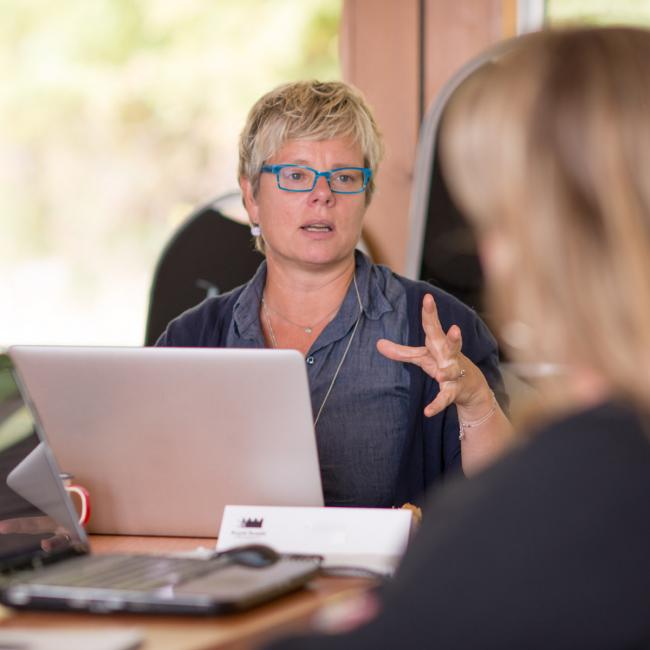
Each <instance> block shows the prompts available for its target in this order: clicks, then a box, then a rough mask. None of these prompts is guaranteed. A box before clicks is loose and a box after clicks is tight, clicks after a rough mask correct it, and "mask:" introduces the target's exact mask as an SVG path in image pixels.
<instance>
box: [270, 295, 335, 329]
mask: <svg viewBox="0 0 650 650" xmlns="http://www.w3.org/2000/svg"><path fill="white" fill-rule="evenodd" d="M340 306H341V305H340V304H338V305H336V307H334V309H332V310H331V311H328V312H327V313H326V314H325V316H323V317H322V318H319V319H318V320H317V321H316V322H315V323H314V324H313V325H301V324H300V323H296V322H295V321H293V320H291V319H290V318H287V317H286V316H285V315H284V314H282V313H280V312H279V311H278V310H277V309H273V307H271V306H269V304H268V303H267V302H266V299H265V298H264V294H262V307H263V309H264V312H265V313H264V315H265V318H266V322H267V324H269V323H270V318H269V317H268V312H269V311H272V312H273V313H274V314H276V316H279V317H280V318H281V319H282V320H283V321H286V322H287V323H289V324H290V325H293V326H294V327H297V328H298V329H301V330H303V331H304V333H305V334H311V333H312V332H313V331H314V329H315V328H316V327H318V326H319V325H320V324H321V323H322V322H323V321H324V320H325V319H326V318H327V317H328V316H331V315H332V314H333V313H335V312H336V311H338V309H339V307H340Z"/></svg>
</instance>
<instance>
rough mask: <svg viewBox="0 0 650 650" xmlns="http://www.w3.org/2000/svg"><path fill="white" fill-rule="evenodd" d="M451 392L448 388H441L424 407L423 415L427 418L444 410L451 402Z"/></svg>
mask: <svg viewBox="0 0 650 650" xmlns="http://www.w3.org/2000/svg"><path fill="white" fill-rule="evenodd" d="M453 401H454V399H453V394H452V393H451V391H448V390H441V391H440V392H439V393H438V394H437V395H436V397H435V399H434V400H433V401H432V402H430V403H429V404H427V405H426V406H425V408H424V415H425V416H426V417H428V418H430V417H433V416H434V415H437V414H438V413H441V412H442V411H444V410H445V409H446V408H447V407H448V406H449V405H450V404H451V403H452V402H453Z"/></svg>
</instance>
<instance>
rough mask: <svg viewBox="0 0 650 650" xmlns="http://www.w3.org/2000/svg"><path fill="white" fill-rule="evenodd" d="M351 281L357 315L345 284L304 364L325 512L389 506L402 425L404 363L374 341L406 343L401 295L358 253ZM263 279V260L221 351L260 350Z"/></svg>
mask: <svg viewBox="0 0 650 650" xmlns="http://www.w3.org/2000/svg"><path fill="white" fill-rule="evenodd" d="M355 279H356V283H357V287H358V289H359V297H360V298H361V305H362V309H361V310H360V308H359V299H358V298H357V292H356V289H355V286H354V283H351V284H350V287H349V289H348V291H347V294H346V296H345V298H344V300H343V303H342V304H341V307H340V309H339V311H338V313H337V314H336V316H335V317H334V319H333V320H332V321H330V323H328V325H327V326H326V327H325V328H324V329H323V331H322V332H321V333H320V335H319V336H318V338H317V339H316V340H315V341H314V343H313V344H312V346H311V348H310V349H309V351H308V353H307V355H306V358H305V363H306V366H307V375H308V377H309V387H310V392H311V400H312V410H313V413H314V419H316V416H317V414H318V411H319V410H320V409H321V406H323V409H322V412H321V415H320V417H319V419H318V422H317V424H316V441H317V446H318V455H319V459H320V466H321V478H322V481H323V492H324V496H325V502H326V504H327V505H331V506H337V505H357V504H364V505H367V506H388V505H392V503H393V500H394V487H395V484H396V480H397V472H398V463H397V462H396V459H398V458H399V457H400V456H401V454H402V445H403V441H404V439H405V429H406V427H407V426H408V417H407V413H408V407H409V383H410V377H409V373H408V371H407V370H406V368H405V366H404V364H401V363H396V362H394V361H391V360H389V359H386V357H384V356H383V355H381V354H380V353H379V352H378V351H377V348H376V343H377V341H378V340H379V339H380V338H388V339H391V340H393V341H397V342H399V343H402V344H406V343H407V341H408V333H409V332H408V319H407V310H406V292H405V290H404V287H403V286H402V285H401V284H400V283H399V282H398V281H397V280H396V279H395V276H394V275H393V274H392V273H391V272H390V271H389V270H388V269H386V268H385V267H381V266H375V265H372V264H371V263H370V262H369V260H368V259H367V258H366V257H365V256H364V255H362V254H358V255H357V257H356V271H355ZM265 280H266V263H265V262H263V263H262V265H261V266H260V268H259V269H258V271H257V273H256V274H255V276H254V277H253V279H252V280H251V281H250V282H249V283H248V285H247V286H246V288H245V289H244V290H243V291H242V293H241V295H240V296H239V299H238V300H237V302H236V303H235V306H234V308H233V318H232V322H231V325H230V327H229V329H228V332H227V335H226V347H239V348H244V347H264V345H265V343H264V337H263V334H262V330H261V327H260V322H259V311H260V300H261V297H262V292H263V290H264V283H265ZM357 319H359V324H358V326H357V328H356V331H355V324H356V322H357ZM353 332H354V337H353V338H352V342H351V344H350V347H349V349H348V351H347V354H345V349H346V347H347V346H348V344H349V343H350V339H351V337H352V334H353ZM344 354H345V359H344V361H343V364H342V366H341V369H340V371H339V374H338V375H337V377H336V380H335V381H334V384H333V385H332V390H331V392H330V394H329V397H328V398H327V401H326V402H325V404H324V405H323V400H324V399H325V395H326V394H327V391H328V390H329V388H330V385H331V384H332V380H333V378H334V375H335V373H336V370H337V367H338V366H339V364H340V363H341V360H342V359H343V355H344Z"/></svg>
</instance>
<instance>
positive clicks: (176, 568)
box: [0, 354, 320, 614]
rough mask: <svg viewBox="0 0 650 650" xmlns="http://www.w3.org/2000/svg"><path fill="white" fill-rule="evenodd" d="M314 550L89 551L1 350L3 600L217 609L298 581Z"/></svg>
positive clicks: (263, 597)
mask: <svg viewBox="0 0 650 650" xmlns="http://www.w3.org/2000/svg"><path fill="white" fill-rule="evenodd" d="M319 563H320V558H318V557H315V556H299V555H293V556H292V555H278V554H277V553H275V552H274V551H273V550H272V549H269V548H268V547H262V546H252V547H250V546H249V547H239V548H235V549H233V550H231V551H227V552H226V553H221V554H214V555H213V556H212V557H210V558H208V559H194V558H180V557H161V556H147V555H92V554H91V553H90V547H89V545H88V539H87V537H86V533H85V532H84V530H83V529H82V528H81V527H80V526H79V524H78V523H77V517H76V513H75V511H74V508H73V506H72V502H71V501H70V498H69V496H68V495H67V493H66V491H65V489H64V487H63V483H62V481H61V479H60V477H59V468H58V467H57V465H56V462H55V460H54V457H53V455H52V452H51V450H50V449H49V447H48V445H47V443H46V442H45V440H44V438H43V436H42V433H41V427H40V425H39V424H38V420H37V417H36V414H35V412H34V411H33V409H32V408H31V407H30V404H29V401H28V400H27V399H26V397H25V393H24V388H23V389H22V390H21V387H20V382H19V380H18V377H17V375H16V373H15V371H14V368H13V367H12V364H11V360H10V358H9V357H8V356H7V355H5V354H0V601H1V602H3V603H6V604H8V605H11V606H13V607H19V608H30V609H31V608H48V609H74V610H90V611H95V612H111V611H119V610H125V611H133V612H148V613H185V614H220V613H228V612H234V611H240V610H243V609H247V608H249V607H252V606H253V605H256V604H259V603H262V602H265V601H267V600H269V599H271V598H274V597H275V596H278V595H280V594H283V593H285V592H287V591H291V590H293V589H296V588H298V587H300V586H302V585H304V584H305V583H306V582H307V581H308V580H309V579H310V578H311V577H313V576H314V575H315V574H316V572H317V571H318V568H319Z"/></svg>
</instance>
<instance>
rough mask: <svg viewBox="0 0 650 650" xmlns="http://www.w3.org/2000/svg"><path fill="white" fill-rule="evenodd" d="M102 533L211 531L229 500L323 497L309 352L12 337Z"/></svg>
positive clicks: (55, 441)
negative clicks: (68, 343)
mask: <svg viewBox="0 0 650 650" xmlns="http://www.w3.org/2000/svg"><path fill="white" fill-rule="evenodd" d="M9 356H10V357H11V358H12V360H13V362H14V364H15V365H16V367H17V370H18V373H19V375H20V377H21V379H22V382H23V383H24V385H25V387H26V389H27V392H28V394H29V395H30V397H31V399H32V400H33V402H34V404H35V406H36V409H37V410H38V413H39V417H40V419H41V422H42V424H43V428H44V430H45V432H46V435H47V439H48V442H49V444H50V445H51V447H52V449H53V451H54V455H55V457H56V459H57V461H58V464H59V466H60V467H61V468H62V470H63V471H64V472H67V473H70V474H72V475H73V476H74V480H75V482H76V483H79V484H81V485H83V486H84V487H86V488H87V489H88V490H89V492H90V496H91V505H92V514H91V518H90V522H89V525H88V529H89V531H90V532H94V533H105V534H131V535H180V536H191V537H202V536H205V537H215V536H216V535H217V533H218V530H219V525H220V522H221V515H222V512H223V508H224V506H225V505H226V504H242V505H245V504H255V505H298V506H322V505H323V495H322V488H321V481H320V473H319V466H318V454H317V450H316V440H315V435H314V426H313V415H312V409H311V401H310V396H309V389H308V383H307V373H306V369H305V366H304V363H305V362H304V359H303V358H302V357H301V356H300V354H299V353H298V352H295V351H289V350H238V349H197V348H192V349H190V348H117V347H61V346H14V347H12V348H10V350H9Z"/></svg>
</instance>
